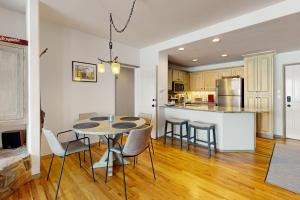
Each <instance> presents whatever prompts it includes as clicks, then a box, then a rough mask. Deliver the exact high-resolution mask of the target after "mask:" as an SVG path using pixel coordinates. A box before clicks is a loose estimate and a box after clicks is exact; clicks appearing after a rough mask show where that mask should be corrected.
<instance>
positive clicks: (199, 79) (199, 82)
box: [190, 72, 204, 91]
mask: <svg viewBox="0 0 300 200" xmlns="http://www.w3.org/2000/svg"><path fill="white" fill-rule="evenodd" d="M190 90H191V91H201V90H204V80H203V72H194V73H191V74H190Z"/></svg>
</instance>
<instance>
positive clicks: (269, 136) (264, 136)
mask: <svg viewBox="0 0 300 200" xmlns="http://www.w3.org/2000/svg"><path fill="white" fill-rule="evenodd" d="M256 136H257V137H260V138H265V139H271V140H273V139H274V135H273V134H270V133H256Z"/></svg>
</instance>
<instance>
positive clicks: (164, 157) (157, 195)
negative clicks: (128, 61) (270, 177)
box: [9, 138, 300, 200]
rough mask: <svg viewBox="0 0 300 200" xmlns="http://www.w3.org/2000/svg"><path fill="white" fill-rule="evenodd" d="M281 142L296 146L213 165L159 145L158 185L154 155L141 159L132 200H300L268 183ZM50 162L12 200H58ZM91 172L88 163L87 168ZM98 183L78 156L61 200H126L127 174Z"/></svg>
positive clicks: (221, 158) (131, 181) (130, 185)
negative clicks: (268, 175)
mask: <svg viewBox="0 0 300 200" xmlns="http://www.w3.org/2000/svg"><path fill="white" fill-rule="evenodd" d="M275 142H278V143H291V144H296V145H299V146H300V142H298V141H293V140H276V141H275V140H266V139H261V138H258V139H257V150H256V152H255V153H217V154H216V155H215V156H213V157H212V158H211V159H207V157H206V149H204V148H201V147H196V148H193V147H192V148H191V149H190V151H186V150H182V151H181V150H180V148H179V143H178V142H177V141H175V142H174V144H173V145H171V144H170V141H169V142H168V145H163V144H162V141H160V140H159V141H155V142H154V145H155V156H154V157H155V161H154V162H155V169H156V174H157V180H156V181H154V179H153V176H152V171H151V165H150V160H149V154H148V152H145V153H144V154H142V155H141V156H139V159H138V165H137V166H136V168H133V165H127V166H126V169H125V171H126V174H127V189H128V190H127V191H128V199H129V200H130V199H141V200H147V199H155V200H159V199H166V200H167V199H176V200H177V199H179V200H180V199H189V200H192V199H195V200H196V199H197V200H198V199H204V200H207V199H209V200H210V199H228V200H234V199H236V200H244V199H251V200H253V199H268V200H276V199H286V200H293V199H300V195H297V194H295V193H292V192H289V191H287V190H284V189H281V188H278V187H275V186H272V185H270V184H266V183H264V178H265V175H266V172H267V169H268V164H269V159H270V157H271V153H272V148H273V145H274V143H275ZM104 150H105V147H104V145H102V146H101V149H99V147H98V146H94V147H93V159H94V160H96V159H99V157H100V154H101V153H103V152H104ZM49 163H50V158H45V159H43V160H42V165H41V171H42V172H41V177H40V178H38V179H35V180H33V181H31V182H30V183H28V184H26V185H24V186H23V187H21V188H20V189H19V190H18V191H17V192H16V193H15V194H14V195H13V196H11V197H10V198H9V200H17V199H53V198H54V194H55V188H56V183H57V179H58V175H59V169H60V165H61V161H60V160H59V159H58V158H57V159H55V160H54V164H53V167H52V172H51V176H50V177H51V178H50V180H49V181H48V182H47V181H46V180H45V176H46V174H47V169H48V166H49ZM86 167H88V163H86ZM95 172H96V182H95V183H94V182H93V181H92V178H91V176H90V174H89V173H87V172H86V171H85V170H84V169H81V168H80V167H79V162H78V158H77V156H70V157H68V158H67V160H66V165H65V171H64V173H63V177H62V183H61V188H60V191H59V199H82V200H84V199H103V200H104V199H112V200H117V199H124V193H123V182H122V180H123V179H122V170H121V167H119V166H117V167H115V168H114V176H113V177H110V178H109V181H108V183H107V184H105V183H104V175H105V170H104V169H96V170H95Z"/></svg>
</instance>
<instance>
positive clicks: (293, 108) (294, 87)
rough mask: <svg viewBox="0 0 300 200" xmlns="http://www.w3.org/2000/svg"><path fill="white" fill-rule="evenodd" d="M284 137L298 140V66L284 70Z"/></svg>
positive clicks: (299, 82) (299, 106)
mask: <svg viewBox="0 0 300 200" xmlns="http://www.w3.org/2000/svg"><path fill="white" fill-rule="evenodd" d="M285 93H286V95H285V107H286V137H287V138H292V139H298V140H300V64H299V65H289V66H286V68H285Z"/></svg>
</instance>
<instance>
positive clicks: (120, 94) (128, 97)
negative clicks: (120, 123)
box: [116, 67, 134, 116]
mask: <svg viewBox="0 0 300 200" xmlns="http://www.w3.org/2000/svg"><path fill="white" fill-rule="evenodd" d="M116 115H122V116H134V68H126V67H122V68H121V72H120V74H119V75H118V78H117V79H116Z"/></svg>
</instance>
